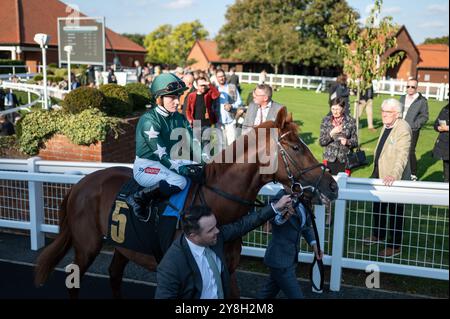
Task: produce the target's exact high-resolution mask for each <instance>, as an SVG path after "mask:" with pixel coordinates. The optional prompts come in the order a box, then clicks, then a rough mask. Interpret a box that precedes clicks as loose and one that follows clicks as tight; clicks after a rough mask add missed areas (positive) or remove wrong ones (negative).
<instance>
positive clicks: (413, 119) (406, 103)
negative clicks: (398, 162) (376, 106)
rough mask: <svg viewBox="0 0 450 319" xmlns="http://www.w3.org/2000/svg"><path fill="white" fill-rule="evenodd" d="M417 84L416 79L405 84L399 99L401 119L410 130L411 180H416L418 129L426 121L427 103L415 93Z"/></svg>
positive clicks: (420, 95)
mask: <svg viewBox="0 0 450 319" xmlns="http://www.w3.org/2000/svg"><path fill="white" fill-rule="evenodd" d="M418 85H419V82H418V81H417V80H416V79H410V80H408V82H407V84H406V93H407V94H406V95H403V96H402V97H401V98H400V103H401V104H402V106H403V110H402V114H401V116H402V118H403V119H404V120H405V121H406V122H407V123H408V124H409V127H411V130H412V139H411V150H410V152H409V163H410V165H411V180H413V181H415V180H417V158H416V145H417V141H418V140H419V134H420V129H421V128H422V127H423V126H424V125H425V124H426V123H427V121H428V101H427V99H426V98H425V97H423V96H422V94H420V93H419V92H417V88H418Z"/></svg>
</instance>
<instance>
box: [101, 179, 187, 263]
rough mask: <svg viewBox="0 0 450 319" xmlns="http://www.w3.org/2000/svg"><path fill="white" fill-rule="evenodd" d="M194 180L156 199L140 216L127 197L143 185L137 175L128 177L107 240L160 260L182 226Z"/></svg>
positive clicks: (110, 224)
mask: <svg viewBox="0 0 450 319" xmlns="http://www.w3.org/2000/svg"><path fill="white" fill-rule="evenodd" d="M190 186H191V181H190V180H189V179H188V184H187V186H186V187H185V189H184V190H182V191H181V192H179V193H177V194H174V195H172V196H171V197H170V198H169V199H168V200H163V201H158V200H154V201H153V202H152V204H151V205H150V207H148V218H147V219H146V220H145V221H142V220H141V219H139V218H138V217H137V216H136V215H135V214H134V212H133V210H132V208H131V207H129V206H128V204H127V203H126V198H127V197H128V196H129V195H130V194H133V193H135V192H137V191H139V190H142V189H143V187H142V186H140V185H139V184H138V183H137V182H136V181H135V180H134V178H131V179H130V180H129V181H127V182H126V183H125V184H124V185H123V186H122V188H121V189H120V191H119V193H118V194H117V197H116V200H115V202H114V205H113V207H112V209H111V214H110V218H109V222H108V235H107V240H108V241H109V242H110V243H111V244H113V245H114V246H119V247H122V248H126V249H130V250H133V251H137V252H140V253H143V254H146V255H153V256H154V257H155V258H156V260H157V261H158V262H159V261H160V260H161V258H162V257H163V255H164V253H165V252H166V251H167V249H168V248H169V247H170V245H171V244H172V241H173V238H174V236H175V232H176V230H177V229H178V228H179V219H180V216H181V212H182V210H183V207H184V203H185V201H186V197H187V195H188V193H189V188H190Z"/></svg>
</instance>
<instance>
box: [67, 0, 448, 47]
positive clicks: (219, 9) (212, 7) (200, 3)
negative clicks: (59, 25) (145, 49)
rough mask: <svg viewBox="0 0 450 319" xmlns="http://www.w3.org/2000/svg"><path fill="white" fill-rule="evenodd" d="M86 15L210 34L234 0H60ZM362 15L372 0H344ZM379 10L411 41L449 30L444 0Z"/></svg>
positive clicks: (112, 23) (116, 23)
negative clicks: (198, 27)
mask: <svg viewBox="0 0 450 319" xmlns="http://www.w3.org/2000/svg"><path fill="white" fill-rule="evenodd" d="M63 2H64V3H66V4H70V5H76V6H78V8H79V10H80V11H81V12H83V13H84V14H86V15H88V16H104V17H105V18H106V25H107V27H109V28H110V29H112V30H114V31H115V32H118V33H141V34H148V33H150V32H151V31H153V30H154V29H156V28H157V27H158V26H160V25H161V24H171V25H177V24H180V23H182V22H189V21H194V20H196V19H198V20H199V21H200V22H201V23H202V24H203V26H204V27H205V28H206V29H207V30H208V32H209V35H210V38H213V37H214V36H216V35H217V33H218V32H219V30H220V28H221V26H222V25H223V24H224V23H225V12H226V10H227V7H228V6H229V5H231V4H233V3H234V2H235V0H165V1H160V0H128V1H125V0H107V1H106V0H97V1H92V0H64V1H63ZM347 2H348V3H349V5H350V6H351V7H353V8H355V9H356V10H357V11H358V12H359V13H360V15H361V18H362V19H365V18H366V17H367V16H368V15H369V13H370V7H371V5H372V4H373V2H374V1H373V0H347ZM382 14H385V15H390V16H392V17H393V18H394V22H395V23H397V24H400V25H405V26H406V28H407V29H408V31H409V33H410V35H411V37H412V39H413V41H414V43H415V44H420V43H422V42H423V41H424V40H425V38H432V37H441V36H444V35H448V33H449V22H448V21H449V3H448V0H384V1H383V9H382Z"/></svg>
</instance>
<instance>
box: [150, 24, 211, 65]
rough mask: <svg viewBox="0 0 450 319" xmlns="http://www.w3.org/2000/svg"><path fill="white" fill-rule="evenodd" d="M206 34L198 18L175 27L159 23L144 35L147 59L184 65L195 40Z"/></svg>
mask: <svg viewBox="0 0 450 319" xmlns="http://www.w3.org/2000/svg"><path fill="white" fill-rule="evenodd" d="M207 36H208V31H207V30H205V28H204V27H203V25H202V24H201V23H200V21H198V20H195V21H193V22H186V23H181V24H179V25H178V26H176V27H172V26H171V25H169V24H164V25H161V26H159V27H158V28H157V29H156V30H154V31H153V32H151V33H150V34H148V35H147V36H146V37H145V40H144V46H145V47H146V49H147V52H148V53H147V60H149V61H151V62H154V63H161V64H170V65H182V66H184V65H186V63H187V61H186V60H187V56H188V54H189V51H190V49H191V48H192V46H193V45H194V43H195V41H197V40H203V39H205V38H206V37H207Z"/></svg>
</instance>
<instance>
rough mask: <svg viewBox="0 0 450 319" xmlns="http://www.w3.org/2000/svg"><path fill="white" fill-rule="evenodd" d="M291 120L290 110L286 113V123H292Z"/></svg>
mask: <svg viewBox="0 0 450 319" xmlns="http://www.w3.org/2000/svg"><path fill="white" fill-rule="evenodd" d="M292 122H293V120H292V112H289V114H288V116H287V118H286V123H292Z"/></svg>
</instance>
